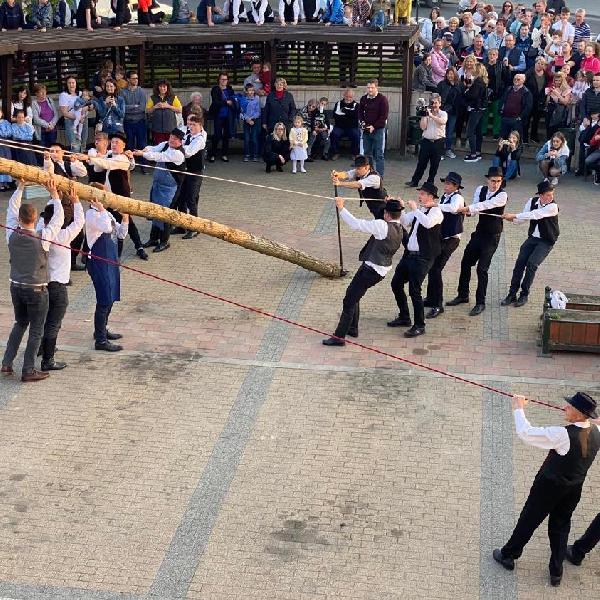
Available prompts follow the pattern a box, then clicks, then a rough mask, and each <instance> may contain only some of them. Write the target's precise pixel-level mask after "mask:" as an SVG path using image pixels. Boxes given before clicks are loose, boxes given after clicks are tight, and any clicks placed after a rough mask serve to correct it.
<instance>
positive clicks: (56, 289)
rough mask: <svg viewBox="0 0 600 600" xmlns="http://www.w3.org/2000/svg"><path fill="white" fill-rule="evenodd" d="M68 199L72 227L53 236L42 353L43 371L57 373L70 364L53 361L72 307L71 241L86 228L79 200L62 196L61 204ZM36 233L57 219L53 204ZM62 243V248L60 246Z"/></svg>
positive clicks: (49, 259)
mask: <svg viewBox="0 0 600 600" xmlns="http://www.w3.org/2000/svg"><path fill="white" fill-rule="evenodd" d="M65 200H68V201H69V202H71V204H72V206H73V210H72V212H73V221H71V223H70V224H69V225H66V224H65V223H63V226H62V228H61V229H60V230H59V231H58V233H57V234H56V236H55V237H54V241H55V242H57V244H52V245H51V246H50V250H49V252H48V279H49V283H48V314H47V315H46V323H45V324H44V336H43V337H42V344H41V347H40V351H41V353H42V366H41V369H42V371H58V370H61V369H64V368H65V367H66V366H67V363H64V362H58V361H55V360H54V353H55V351H56V340H57V338H58V334H59V332H60V328H61V325H62V321H63V318H64V316H65V313H66V312H67V307H68V306H69V294H68V292H67V286H68V285H69V281H70V278H71V250H70V244H71V242H72V241H73V240H74V239H75V238H76V237H77V236H78V235H79V234H80V232H81V230H82V229H83V225H84V216H83V208H82V207H81V202H79V198H78V197H77V196H76V195H75V196H68V195H66V194H64V195H63V199H62V202H64V201H65ZM40 217H41V218H40V220H39V222H38V225H37V232H38V234H41V232H42V231H43V230H44V227H47V226H48V224H49V223H50V221H51V220H52V218H53V217H54V204H53V203H50V204H48V205H46V208H45V209H44V212H43V213H42V214H41V215H40ZM58 244H60V245H58Z"/></svg>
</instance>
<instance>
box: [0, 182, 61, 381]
mask: <svg viewBox="0 0 600 600" xmlns="http://www.w3.org/2000/svg"><path fill="white" fill-rule="evenodd" d="M24 189H25V184H24V183H23V182H21V183H20V184H19V187H18V188H17V190H16V191H15V193H14V194H13V195H12V196H11V198H10V200H9V202H8V210H7V213H6V225H7V227H9V228H10V229H7V230H6V241H7V243H8V253H9V256H10V295H11V298H12V303H13V308H14V311H15V324H14V325H13V328H12V331H11V332H10V336H9V338H8V342H7V343H6V351H5V353H4V358H3V359H2V369H1V372H2V374H3V375H12V374H13V361H14V360H15V356H16V355H17V351H18V350H19V346H20V344H21V340H22V339H23V335H24V334H25V330H26V329H27V327H29V339H28V340H27V347H26V348H25V355H24V357H23V370H22V375H21V381H23V382H31V381H40V380H41V379H45V378H46V377H48V372H43V371H36V370H35V357H36V355H37V353H38V350H39V348H40V342H41V340H42V334H43V332H44V322H45V320H46V314H47V313H48V251H49V250H50V242H51V241H52V240H54V239H55V238H56V236H57V234H58V232H59V231H60V228H61V227H62V224H63V221H64V212H63V207H62V204H61V201H60V196H59V195H58V191H57V189H56V184H55V183H54V181H53V180H52V179H51V180H50V181H49V183H48V186H47V189H48V192H50V197H51V204H52V206H53V210H54V214H53V216H52V219H50V222H49V223H48V224H47V225H46V226H45V227H44V228H43V229H42V230H41V232H40V233H39V237H38V233H36V231H35V226H36V223H37V219H38V215H37V211H36V209H35V207H34V206H33V205H32V204H21V198H22V196H23V190H24Z"/></svg>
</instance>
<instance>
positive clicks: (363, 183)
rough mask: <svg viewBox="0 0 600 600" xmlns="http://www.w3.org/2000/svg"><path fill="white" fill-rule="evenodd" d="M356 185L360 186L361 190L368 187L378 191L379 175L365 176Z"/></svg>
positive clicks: (379, 184)
mask: <svg viewBox="0 0 600 600" xmlns="http://www.w3.org/2000/svg"><path fill="white" fill-rule="evenodd" d="M358 184H359V185H360V189H361V190H364V189H365V188H368V187H370V188H375V189H378V188H379V187H380V186H381V177H379V175H367V176H366V177H363V178H362V179H359V180H358Z"/></svg>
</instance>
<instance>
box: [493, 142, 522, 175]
mask: <svg viewBox="0 0 600 600" xmlns="http://www.w3.org/2000/svg"><path fill="white" fill-rule="evenodd" d="M522 153H523V145H522V144H521V135H520V134H519V132H518V131H511V132H510V134H509V136H508V139H507V140H503V139H502V138H500V139H499V140H498V149H497V150H496V155H495V156H494V158H492V167H502V172H503V173H504V177H505V179H506V181H508V180H510V179H514V178H515V177H516V176H517V174H518V170H519V159H520V158H521V154H522Z"/></svg>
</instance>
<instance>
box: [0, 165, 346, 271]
mask: <svg viewBox="0 0 600 600" xmlns="http://www.w3.org/2000/svg"><path fill="white" fill-rule="evenodd" d="M0 173H8V174H9V175H11V176H12V177H14V178H15V179H23V180H25V181H33V182H35V183H38V184H41V185H45V184H46V183H47V181H48V179H49V177H50V175H49V174H48V173H47V172H46V171H43V170H42V169H38V168H37V167H32V166H29V165H23V164H21V163H18V162H16V161H14V160H8V159H5V158H0ZM55 179H56V187H57V188H58V190H59V191H61V192H63V193H66V194H77V195H78V196H79V198H80V199H81V200H88V201H92V200H95V201H97V202H101V203H102V204H104V205H105V206H107V207H109V208H113V209H115V210H117V211H119V212H120V213H123V214H129V215H138V216H140V217H145V218H147V219H155V220H158V221H163V222H164V223H169V224H171V225H174V226H176V227H182V228H183V229H188V230H192V231H198V232H199V233H204V234H206V235H210V236H211V237H216V238H219V239H221V240H224V241H226V242H230V243H232V244H236V245H237V246H242V247H243V248H247V249H249V250H254V251H255V252H260V253H261V254H266V255H267V256H274V257H275V258H279V259H281V260H285V261H287V262H291V263H293V264H295V265H298V266H300V267H303V268H304V269H307V270H309V271H314V272H315V273H319V274H320V275H323V276H324V277H330V278H334V277H341V275H342V271H341V269H340V266H339V265H334V264H332V263H327V262H325V261H322V260H320V259H318V258H315V257H314V256H310V255H309V254H306V253H304V252H301V251H300V250H295V249H294V248H289V247H288V246H285V245H284V244H280V243H279V242H274V241H272V240H269V239H267V238H264V237H261V236H258V235H254V234H252V233H248V232H246V231H242V230H241V229H235V228H234V227H229V226H227V225H222V224H221V223H216V222H215V221H209V220H208V219H202V218H200V217H194V216H192V215H188V214H185V213H181V212H179V211H176V210H171V209H170V208H165V207H164V206H159V205H158V204H152V203H151V202H145V201H143V200H135V199H133V198H125V197H124V196H118V195H117V194H113V193H111V192H107V191H103V190H98V189H96V188H93V187H91V186H89V185H84V184H83V183H78V182H76V181H72V180H70V179H67V178H66V177H55Z"/></svg>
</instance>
